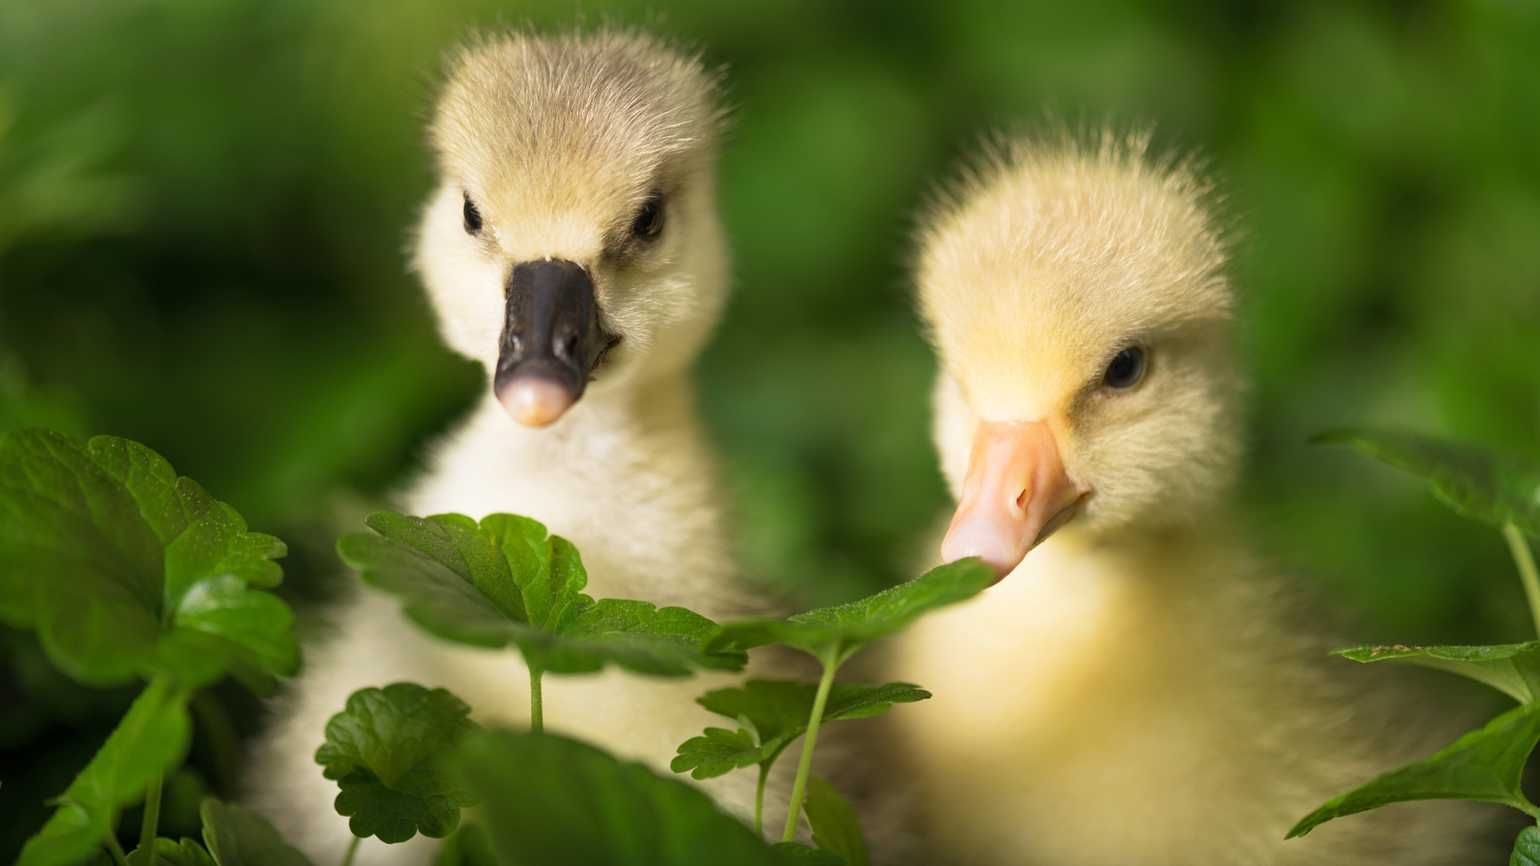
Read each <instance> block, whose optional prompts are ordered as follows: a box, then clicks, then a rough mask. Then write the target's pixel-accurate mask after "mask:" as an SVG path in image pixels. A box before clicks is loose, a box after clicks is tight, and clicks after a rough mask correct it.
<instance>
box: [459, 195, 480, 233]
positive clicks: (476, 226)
mask: <svg viewBox="0 0 1540 866" xmlns="http://www.w3.org/2000/svg"><path fill="white" fill-rule="evenodd" d="M461 214H462V215H463V216H464V217H465V233H466V234H468V235H473V234H476V233H477V232H479V231H481V211H479V210H476V206H475V205H474V204H471V197H470V196H468V195H467V196H466V197H465V207H464V208H462V209H461Z"/></svg>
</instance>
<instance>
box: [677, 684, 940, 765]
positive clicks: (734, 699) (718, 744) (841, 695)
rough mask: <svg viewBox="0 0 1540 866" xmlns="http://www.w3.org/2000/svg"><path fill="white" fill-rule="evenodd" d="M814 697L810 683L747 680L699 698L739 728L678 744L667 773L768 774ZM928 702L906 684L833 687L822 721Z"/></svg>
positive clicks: (803, 723) (803, 725) (802, 724)
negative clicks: (750, 770)
mask: <svg viewBox="0 0 1540 866" xmlns="http://www.w3.org/2000/svg"><path fill="white" fill-rule="evenodd" d="M817 692H818V688H817V686H815V685H813V684H812V683H801V682H785V681H781V680H749V681H748V682H746V683H744V684H743V685H742V686H739V687H735V688H725V689H716V690H714V691H710V692H707V693H705V694H704V695H701V696H700V697H699V698H696V703H698V704H700V705H701V706H703V707H705V708H706V709H708V710H710V711H711V712H713V713H716V714H717V715H719V716H726V717H727V718H729V719H733V720H734V721H736V722H738V724H739V727H738V729H737V730H736V731H729V730H727V729H725V728H707V729H706V730H705V733H704V734H703V735H702V736H699V737H693V738H691V739H689V740H686V741H685V742H683V743H681V744H680V745H679V754H678V756H677V757H675V758H674V760H673V763H672V764H671V765H670V768H671V769H672V770H673V771H674V772H676V773H684V772H688V773H689V774H690V776H691V777H692V778H696V779H711V778H714V777H716V776H721V775H723V774H725V773H728V772H730V771H732V770H735V769H737V768H739V767H748V766H751V765H755V764H757V765H759V767H760V769H761V771H762V772H766V773H768V772H769V770H770V767H771V765H773V764H774V763H775V759H776V758H778V757H780V754H781V752H782V751H784V750H785V749H786V747H787V746H789V745H791V744H792V743H793V742H795V741H796V739H797V738H798V737H800V736H802V734H803V733H804V732H806V731H807V725H808V716H809V715H810V714H811V713H812V711H813V702H814V700H815V698H816V696H817ZM928 697H930V692H927V691H925V690H924V689H922V688H920V687H919V686H914V685H910V684H908V683H887V684H886V685H880V686H873V685H862V684H857V683H836V684H835V685H834V687H833V688H832V689H830V691H829V698H828V703H827V705H826V706H825V708H824V712H823V718H822V721H824V722H834V721H839V720H841V719H864V718H869V717H871V716H875V715H879V714H881V713H885V712H887V711H888V710H889V709H891V708H892V707H893V705H894V704H907V703H912V702H914V701H923V700H925V699H926V698H928Z"/></svg>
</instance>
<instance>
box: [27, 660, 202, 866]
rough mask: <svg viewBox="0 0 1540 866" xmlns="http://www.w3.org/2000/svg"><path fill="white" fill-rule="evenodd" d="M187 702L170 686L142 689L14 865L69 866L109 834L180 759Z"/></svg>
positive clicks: (161, 683)
mask: <svg viewBox="0 0 1540 866" xmlns="http://www.w3.org/2000/svg"><path fill="white" fill-rule="evenodd" d="M191 730H192V723H191V721H190V720H189V719H188V717H187V698H186V695H185V694H184V693H182V692H181V691H180V690H178V689H177V688H176V687H174V686H172V685H171V684H170V682H169V681H166V680H156V681H155V682H153V683H151V684H150V686H149V688H146V689H145V690H144V692H143V693H141V694H140V695H139V698H138V699H137V700H135V701H134V705H133V706H132V707H130V708H129V710H128V714H127V715H125V716H124V717H123V720H122V721H121V722H119V723H118V727H117V730H115V731H113V732H112V736H110V737H108V738H107V742H106V743H104V744H103V745H102V748H101V751H99V752H97V753H96V757H95V758H92V759H91V763H89V764H87V765H86V768H85V769H84V770H82V771H81V772H80V775H79V776H76V777H75V781H74V782H73V783H71V784H70V786H69V788H67V789H66V790H65V791H64V793H63V794H61V795H60V796H59V806H58V810H57V811H55V812H54V815H53V817H52V818H51V819H49V821H48V823H47V824H46V825H44V827H43V829H42V830H40V831H39V832H38V833H37V835H35V836H33V837H32V838H31V839H30V840H29V841H28V842H27V847H26V848H24V849H22V852H21V859H20V860H19V861H17V866H73V864H76V863H79V862H80V861H82V860H84V859H85V858H87V857H89V856H90V855H91V854H92V853H93V852H94V851H96V850H97V848H99V847H100V846H101V845H102V843H103V841H104V840H106V839H107V837H108V836H109V835H110V834H112V832H113V831H114V829H115V827H116V824H117V816H118V811H119V810H121V809H122V808H123V807H125V806H128V805H130V804H131V803H134V802H137V801H138V800H139V798H140V797H142V796H144V790H145V788H146V787H148V786H149V785H150V783H151V782H152V781H153V780H155V779H157V778H159V777H161V776H162V775H164V774H165V773H166V772H167V771H168V770H170V769H171V768H172V767H174V766H175V765H176V764H177V763H178V762H180V761H181V760H182V756H183V755H184V754H185V753H186V751H187V743H188V740H189V739H190V737H191Z"/></svg>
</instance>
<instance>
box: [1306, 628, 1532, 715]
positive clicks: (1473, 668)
mask: <svg viewBox="0 0 1540 866" xmlns="http://www.w3.org/2000/svg"><path fill="white" fill-rule="evenodd" d="M1334 655H1339V656H1342V657H1343V658H1346V659H1352V660H1353V661H1355V662H1363V663H1369V662H1383V661H1398V662H1405V663H1407V664H1414V665H1418V666H1420V667H1425V668H1433V669H1434V670H1440V671H1447V672H1449V673H1452V674H1459V675H1460V676H1463V677H1469V678H1470V679H1473V680H1475V681H1477V682H1480V683H1485V684H1487V685H1489V686H1491V687H1492V688H1494V689H1497V690H1498V691H1500V692H1502V693H1504V694H1506V695H1508V696H1509V697H1512V698H1513V699H1514V700H1516V701H1518V702H1519V703H1524V704H1527V703H1532V702H1533V701H1534V700H1535V697H1536V696H1537V695H1540V641H1529V642H1528V643H1510V644H1496V645H1493V646H1404V645H1400V644H1397V645H1393V646H1360V647H1353V648H1351V649H1344V650H1338V651H1337V652H1336V653H1334Z"/></svg>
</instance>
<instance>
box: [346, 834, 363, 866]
mask: <svg viewBox="0 0 1540 866" xmlns="http://www.w3.org/2000/svg"><path fill="white" fill-rule="evenodd" d="M363 841H364V837H362V836H354V837H353V842H352V844H350V845H348V853H346V854H343V855H342V866H353V855H355V854H357V853H358V846H359V843H361V842H363Z"/></svg>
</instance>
